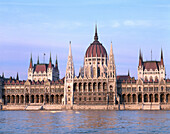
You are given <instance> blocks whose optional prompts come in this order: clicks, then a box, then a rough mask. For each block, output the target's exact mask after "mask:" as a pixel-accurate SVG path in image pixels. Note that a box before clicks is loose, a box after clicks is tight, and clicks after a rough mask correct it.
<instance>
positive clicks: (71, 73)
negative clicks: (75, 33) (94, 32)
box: [66, 41, 74, 79]
mask: <svg viewBox="0 0 170 134" xmlns="http://www.w3.org/2000/svg"><path fill="white" fill-rule="evenodd" d="M66 78H68V79H72V78H74V65H73V57H72V52H71V41H70V44H69V54H68V60H67V67H66Z"/></svg>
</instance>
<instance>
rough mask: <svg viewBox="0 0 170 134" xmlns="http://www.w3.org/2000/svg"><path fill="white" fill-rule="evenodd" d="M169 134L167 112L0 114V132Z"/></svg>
mask: <svg viewBox="0 0 170 134" xmlns="http://www.w3.org/2000/svg"><path fill="white" fill-rule="evenodd" d="M38 132H39V133H170V111H71V110H70V111H55V112H54V111H51V112H50V111H0V133H38Z"/></svg>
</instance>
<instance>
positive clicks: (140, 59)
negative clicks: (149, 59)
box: [139, 49, 143, 66]
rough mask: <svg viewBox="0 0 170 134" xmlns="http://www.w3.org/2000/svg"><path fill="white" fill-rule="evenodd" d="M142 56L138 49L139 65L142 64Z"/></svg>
mask: <svg viewBox="0 0 170 134" xmlns="http://www.w3.org/2000/svg"><path fill="white" fill-rule="evenodd" d="M142 62H143V58H142V54H141V49H140V50H139V66H142Z"/></svg>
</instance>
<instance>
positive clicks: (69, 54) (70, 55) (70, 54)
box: [68, 41, 72, 57]
mask: <svg viewBox="0 0 170 134" xmlns="http://www.w3.org/2000/svg"><path fill="white" fill-rule="evenodd" d="M68 56H69V57H72V52H71V41H70V44H69V53H68Z"/></svg>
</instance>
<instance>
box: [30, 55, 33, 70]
mask: <svg viewBox="0 0 170 134" xmlns="http://www.w3.org/2000/svg"><path fill="white" fill-rule="evenodd" d="M32 64H33V63H32V53H31V58H30V66H29V68H32Z"/></svg>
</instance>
